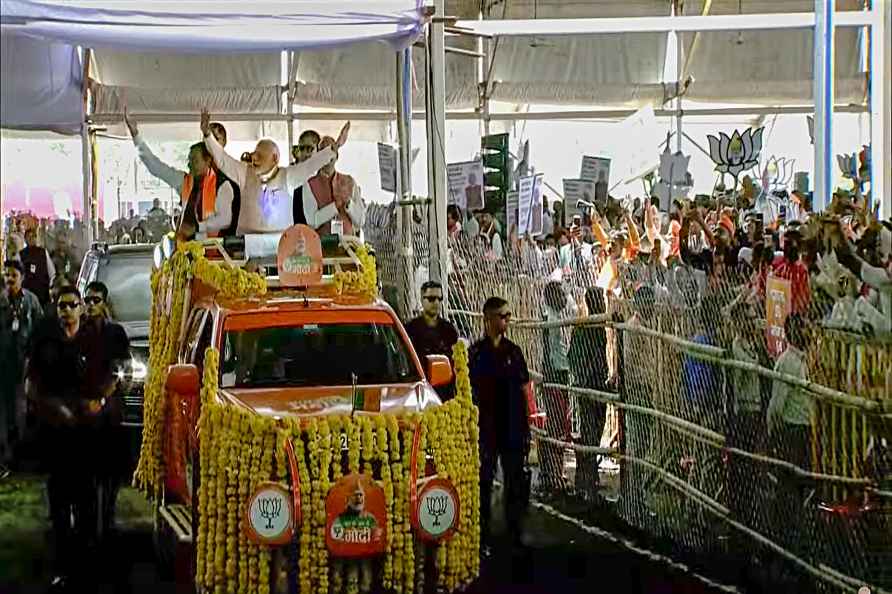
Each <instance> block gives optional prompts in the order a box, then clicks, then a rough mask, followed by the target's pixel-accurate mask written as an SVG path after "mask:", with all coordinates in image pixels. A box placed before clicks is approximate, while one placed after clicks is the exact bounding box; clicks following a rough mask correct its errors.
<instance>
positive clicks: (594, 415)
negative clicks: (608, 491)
mask: <svg viewBox="0 0 892 594" xmlns="http://www.w3.org/2000/svg"><path fill="white" fill-rule="evenodd" d="M576 403H577V404H578V405H579V425H580V433H581V434H582V435H581V436H580V443H581V444H582V445H587V446H594V447H598V446H600V445H601V436H602V435H603V434H604V425H605V424H606V422H607V403H605V402H598V401H596V400H592V399H590V398H586V397H584V396H583V397H579V398H577V400H576ZM575 482H576V491H577V493H586V494H589V495H591V494H594V493H595V492H596V491H597V489H598V485H599V484H600V476H599V475H598V455H597V454H590V453H582V452H577V453H576V479H575Z"/></svg>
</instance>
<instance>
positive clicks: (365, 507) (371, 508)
mask: <svg viewBox="0 0 892 594" xmlns="http://www.w3.org/2000/svg"><path fill="white" fill-rule="evenodd" d="M386 514H387V512H386V508H385V504H384V489H382V488H381V487H380V486H379V485H378V484H377V483H376V482H375V481H374V480H373V479H372V477H371V476H369V475H367V474H358V473H353V474H348V475H347V476H345V477H343V478H342V479H340V480H339V481H338V482H337V483H335V485H334V487H332V488H331V490H330V491H329V492H328V496H327V497H326V498H325V516H326V522H325V544H326V546H327V547H328V550H329V552H330V553H331V554H332V555H333V556H335V557H352V558H360V557H371V556H373V555H378V554H380V553H383V552H384V549H385V547H386V542H387V534H386V531H385V527H386V526H387V523H386V521H387V515H386Z"/></svg>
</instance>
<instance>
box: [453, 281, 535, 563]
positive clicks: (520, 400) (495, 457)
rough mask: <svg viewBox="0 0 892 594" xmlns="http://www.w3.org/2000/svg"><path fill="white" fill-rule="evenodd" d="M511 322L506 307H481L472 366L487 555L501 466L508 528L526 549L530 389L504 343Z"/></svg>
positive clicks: (518, 358)
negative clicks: (481, 326)
mask: <svg viewBox="0 0 892 594" xmlns="http://www.w3.org/2000/svg"><path fill="white" fill-rule="evenodd" d="M510 321H511V310H510V309H509V308H508V302H507V301H505V300H504V299H502V298H501V297H490V298H489V299H487V300H486V303H485V304H484V306H483V324H484V332H485V334H484V336H483V338H481V339H480V340H478V341H477V342H475V343H474V344H473V345H472V346H471V350H470V353H469V355H468V364H469V367H470V375H471V389H472V391H473V396H474V404H476V405H477V407H478V410H479V425H480V539H481V543H482V544H483V551H484V555H487V553H488V550H489V549H490V547H491V546H492V535H491V533H490V524H491V522H490V518H491V516H492V508H491V506H492V483H493V477H494V475H495V469H496V464H497V463H498V462H501V465H502V473H503V475H504V479H505V496H504V501H505V506H504V509H505V526H506V527H507V529H508V532H509V535H510V537H511V544H512V546H514V547H515V548H516V549H521V548H522V546H523V545H522V541H521V537H522V535H523V520H524V515H525V514H526V508H527V504H528V502H529V474H528V472H527V469H526V458H527V455H528V454H529V451H530V426H529V420H528V414H527V402H526V393H525V389H526V385H527V384H528V383H529V381H530V373H529V370H528V368H527V363H526V359H524V356H523V352H522V351H521V350H520V347H519V346H517V345H516V344H515V343H513V342H511V341H510V340H508V338H506V337H505V333H506V332H507V331H508V324H509V322H510Z"/></svg>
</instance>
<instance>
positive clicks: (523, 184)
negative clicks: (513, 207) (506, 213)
mask: <svg viewBox="0 0 892 594" xmlns="http://www.w3.org/2000/svg"><path fill="white" fill-rule="evenodd" d="M533 181H534V179H533V177H532V176H527V177H522V178H520V179H519V180H517V236H518V237H523V236H524V235H525V234H526V233H527V228H528V227H529V226H530V208H531V207H532V202H533Z"/></svg>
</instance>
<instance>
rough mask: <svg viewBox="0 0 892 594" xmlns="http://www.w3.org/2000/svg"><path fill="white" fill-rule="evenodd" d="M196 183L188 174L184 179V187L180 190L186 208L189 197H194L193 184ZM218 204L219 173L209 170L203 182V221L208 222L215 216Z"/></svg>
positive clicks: (181, 199)
mask: <svg viewBox="0 0 892 594" xmlns="http://www.w3.org/2000/svg"><path fill="white" fill-rule="evenodd" d="M194 183H195V181H194V179H193V178H192V176H191V175H189V174H188V173H187V174H186V177H184V178H183V187H182V188H180V201H181V203H182V204H183V206H184V207H185V206H186V205H188V204H189V196H191V195H192V184H194ZM216 202H217V172H216V171H214V170H213V169H209V170H208V172H207V173H206V174H205V176H204V179H202V180H201V220H202V221H206V220H207V219H208V218H209V217H210V216H212V215H213V214H214V209H215V207H216Z"/></svg>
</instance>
